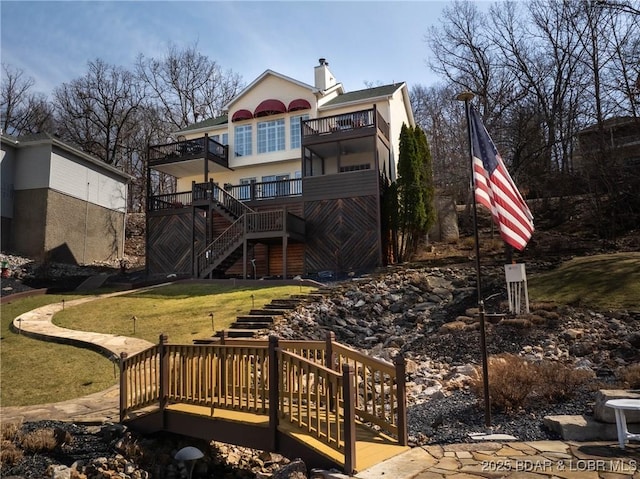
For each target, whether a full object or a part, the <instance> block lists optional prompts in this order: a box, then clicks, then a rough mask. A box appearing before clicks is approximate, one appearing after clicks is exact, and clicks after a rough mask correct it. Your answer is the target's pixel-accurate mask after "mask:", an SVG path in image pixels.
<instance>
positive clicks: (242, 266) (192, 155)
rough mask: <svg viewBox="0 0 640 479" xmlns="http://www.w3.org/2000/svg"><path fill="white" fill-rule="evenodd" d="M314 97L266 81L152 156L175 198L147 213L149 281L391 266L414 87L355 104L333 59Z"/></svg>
mask: <svg viewBox="0 0 640 479" xmlns="http://www.w3.org/2000/svg"><path fill="white" fill-rule="evenodd" d="M314 77H315V80H314V85H309V84H306V83H304V82H301V81H298V80H295V79H293V78H290V77H287V76H285V75H282V74H280V73H277V72H274V71H271V70H267V71H265V72H264V73H263V74H262V75H260V76H259V77H258V78H256V79H255V80H254V81H253V82H251V83H250V84H249V85H248V86H247V87H246V88H245V89H244V90H243V91H242V92H240V93H239V94H238V95H237V96H236V97H235V98H233V100H231V101H230V102H229V103H228V104H227V105H226V107H225V110H226V114H225V115H224V116H221V117H219V118H213V119H208V120H205V121H202V122H199V123H196V124H194V125H191V126H189V127H187V128H185V129H183V130H181V131H179V132H177V138H176V140H177V141H175V142H172V143H169V144H163V145H154V146H151V147H150V149H149V161H148V180H149V181H148V184H149V185H152V184H153V178H154V175H155V174H157V173H159V172H161V173H164V174H168V175H171V176H173V177H175V179H176V184H177V190H176V191H177V192H176V193H172V194H164V195H154V194H153V190H152V188H151V186H150V189H149V195H148V204H147V268H148V273H149V274H152V275H153V274H165V273H176V274H178V275H185V276H192V277H200V278H204V277H211V276H218V277H220V276H225V275H227V276H229V275H238V276H240V275H241V276H244V277H250V278H253V277H264V276H275V277H292V276H295V275H304V276H314V275H318V274H320V275H336V276H338V275H342V274H345V273H348V272H361V271H365V270H368V269H371V268H374V267H376V266H379V265H381V264H382V263H383V250H382V248H383V246H382V245H383V232H382V231H381V225H380V220H381V212H380V199H381V182H385V181H390V180H394V179H395V176H396V163H397V159H398V150H399V136H400V129H401V127H402V124H403V123H406V124H408V125H411V126H413V125H414V119H413V113H412V111H411V105H410V101H409V92H408V89H407V86H406V84H405V83H394V84H392V85H385V86H378V87H374V88H367V89H364V90H358V91H353V92H345V91H344V88H343V86H342V84H341V83H339V82H338V81H336V79H335V77H334V76H333V74H332V73H331V71H330V70H329V65H328V63H327V62H326V60H325V59H322V58H321V59H320V61H319V64H318V65H317V66H316V67H315V69H314Z"/></svg>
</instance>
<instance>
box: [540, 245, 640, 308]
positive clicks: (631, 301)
mask: <svg viewBox="0 0 640 479" xmlns="http://www.w3.org/2000/svg"><path fill="white" fill-rule="evenodd" d="M528 286H529V299H530V300H531V301H552V302H555V303H558V304H574V305H579V306H585V307H590V308H594V309H600V310H606V309H633V310H637V309H640V253H637V252H636V253H633V252H632V253H614V254H601V255H594V256H585V257H580V258H574V259H572V260H570V261H567V262H565V263H563V264H562V265H560V266H559V267H558V268H556V269H555V270H553V271H549V272H547V273H544V274H540V275H536V276H533V277H531V278H530V279H529V280H528Z"/></svg>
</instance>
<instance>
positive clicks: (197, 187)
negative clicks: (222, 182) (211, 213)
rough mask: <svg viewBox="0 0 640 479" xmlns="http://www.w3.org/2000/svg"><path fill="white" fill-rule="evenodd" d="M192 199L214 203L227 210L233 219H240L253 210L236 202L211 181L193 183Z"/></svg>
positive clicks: (233, 197)
mask: <svg viewBox="0 0 640 479" xmlns="http://www.w3.org/2000/svg"><path fill="white" fill-rule="evenodd" d="M193 199H194V200H205V199H206V200H209V201H214V202H216V203H217V204H218V205H219V206H220V207H221V208H223V209H225V210H227V211H228V212H229V213H231V215H232V216H233V217H234V218H240V217H241V216H242V215H244V214H247V213H253V212H254V210H253V209H251V208H249V207H248V206H247V205H245V204H244V203H243V202H242V201H240V200H238V199H237V198H236V197H235V196H233V195H231V194H230V193H228V192H227V191H225V190H224V189H223V188H220V187H219V186H218V185H217V184H215V183H214V182H213V181H210V182H208V183H195V182H194V183H193Z"/></svg>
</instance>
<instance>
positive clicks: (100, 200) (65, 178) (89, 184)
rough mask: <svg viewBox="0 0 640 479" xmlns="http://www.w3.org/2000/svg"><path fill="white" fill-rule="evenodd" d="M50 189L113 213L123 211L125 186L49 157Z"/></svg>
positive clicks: (87, 168)
mask: <svg viewBox="0 0 640 479" xmlns="http://www.w3.org/2000/svg"><path fill="white" fill-rule="evenodd" d="M49 187H50V188H52V189H54V190H57V191H60V192H61V193H65V194H67V195H69V196H72V197H74V198H78V199H81V200H85V201H89V202H90V203H93V204H96V205H99V206H103V207H105V208H109V209H111V210H116V211H125V208H126V185H125V184H124V183H122V182H120V181H117V180H116V179H114V178H111V177H109V176H105V175H104V174H103V173H101V172H99V171H97V169H96V168H93V167H91V166H89V165H83V164H80V163H78V162H76V161H73V160H70V159H69V158H66V157H64V156H61V155H59V154H56V153H53V154H52V155H51V182H50V185H49Z"/></svg>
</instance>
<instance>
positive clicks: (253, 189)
mask: <svg viewBox="0 0 640 479" xmlns="http://www.w3.org/2000/svg"><path fill="white" fill-rule="evenodd" d="M225 189H226V190H227V191H228V192H229V193H231V194H232V195H233V196H235V197H236V198H238V199H239V200H241V201H255V200H266V199H272V198H284V197H288V196H300V195H302V178H293V179H287V180H273V181H262V182H258V181H253V182H251V183H246V184H243V185H231V184H227V185H225Z"/></svg>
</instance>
